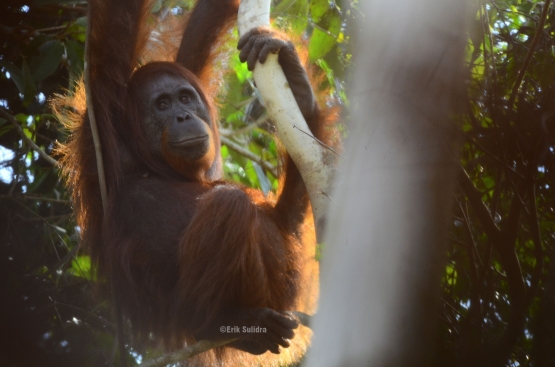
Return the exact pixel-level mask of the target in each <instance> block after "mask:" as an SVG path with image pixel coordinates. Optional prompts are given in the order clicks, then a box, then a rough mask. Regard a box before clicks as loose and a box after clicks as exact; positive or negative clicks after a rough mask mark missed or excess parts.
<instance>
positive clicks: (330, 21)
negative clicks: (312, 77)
mask: <svg viewBox="0 0 555 367" xmlns="http://www.w3.org/2000/svg"><path fill="white" fill-rule="evenodd" d="M341 23H342V20H341V14H339V11H338V10H337V9H333V10H332V11H329V12H328V13H327V15H326V17H325V18H324V19H323V21H322V22H321V24H318V27H316V28H314V32H313V33H312V37H311V38H310V43H309V45H308V55H309V58H310V61H311V62H314V61H315V60H318V59H319V58H322V57H324V56H325V55H326V54H327V53H328V52H329V51H330V50H331V49H332V48H333V46H335V45H336V43H337V36H338V35H339V32H340V31H341Z"/></svg>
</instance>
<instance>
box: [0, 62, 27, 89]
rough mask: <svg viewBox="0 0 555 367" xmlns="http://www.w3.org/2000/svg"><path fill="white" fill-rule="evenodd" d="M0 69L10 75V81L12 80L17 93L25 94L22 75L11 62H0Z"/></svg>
mask: <svg viewBox="0 0 555 367" xmlns="http://www.w3.org/2000/svg"><path fill="white" fill-rule="evenodd" d="M0 67H3V68H4V69H5V71H7V72H8V73H10V79H11V80H13V82H14V83H15V85H16V87H17V89H19V92H20V93H21V94H23V93H24V92H25V84H24V83H23V75H22V73H21V70H19V68H18V67H17V66H15V65H14V64H12V63H11V62H7V61H2V60H0Z"/></svg>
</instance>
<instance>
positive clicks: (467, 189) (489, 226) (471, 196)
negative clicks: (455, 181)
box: [459, 167, 501, 242]
mask: <svg viewBox="0 0 555 367" xmlns="http://www.w3.org/2000/svg"><path fill="white" fill-rule="evenodd" d="M459 185H460V186H461V188H462V189H463V191H464V193H465V195H466V197H467V198H468V201H469V202H470V204H471V205H472V207H473V208H474V211H475V212H476V215H477V216H478V219H479V220H480V223H481V224H482V227H484V231H485V232H486V235H487V236H488V237H489V238H490V239H491V240H492V241H493V242H497V241H498V239H499V237H500V235H501V230H500V229H499V227H497V225H496V224H495V221H494V220H493V217H492V216H491V213H490V211H489V209H488V207H487V206H486V204H484V202H483V201H482V193H481V192H480V190H478V189H477V188H476V187H475V186H474V184H473V183H472V180H471V179H470V177H468V174H467V173H466V171H465V170H464V168H463V167H460V174H459Z"/></svg>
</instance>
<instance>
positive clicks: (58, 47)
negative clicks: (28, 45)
mask: <svg viewBox="0 0 555 367" xmlns="http://www.w3.org/2000/svg"><path fill="white" fill-rule="evenodd" d="M39 52H40V58H39V63H38V67H37V68H36V70H35V72H34V73H33V80H34V81H36V82H38V81H41V80H43V79H44V78H46V77H48V76H50V75H52V74H53V73H54V72H55V71H56V69H58V65H60V61H62V56H63V54H64V45H63V44H62V43H61V42H60V41H58V40H51V41H47V42H45V43H43V44H42V45H41V46H40V47H39Z"/></svg>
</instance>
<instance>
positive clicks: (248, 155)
mask: <svg viewBox="0 0 555 367" xmlns="http://www.w3.org/2000/svg"><path fill="white" fill-rule="evenodd" d="M220 140H221V142H222V143H224V144H225V145H227V147H228V148H229V149H231V150H233V151H234V152H237V153H239V154H241V155H242V156H243V157H246V158H248V159H250V160H252V161H254V162H256V163H258V164H260V165H261V166H262V167H264V168H265V169H267V170H268V171H269V172H270V173H271V174H272V175H273V176H274V177H278V171H277V169H276V167H274V166H273V165H272V164H270V163H268V162H267V161H265V160H264V159H262V158H261V157H259V156H257V155H256V154H254V153H253V152H251V151H250V150H248V149H245V148H243V147H242V146H240V145H239V144H237V143H235V142H233V141H232V140H231V139H228V138H226V137H224V136H220Z"/></svg>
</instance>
